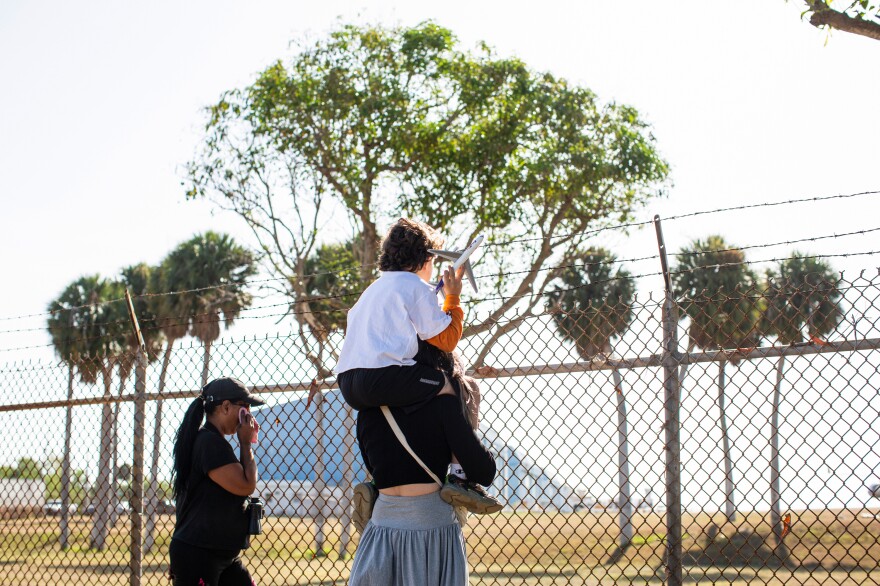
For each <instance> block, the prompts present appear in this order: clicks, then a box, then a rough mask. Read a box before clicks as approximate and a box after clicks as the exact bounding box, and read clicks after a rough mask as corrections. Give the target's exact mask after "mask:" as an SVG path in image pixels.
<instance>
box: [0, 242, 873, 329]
mask: <svg viewBox="0 0 880 586" xmlns="http://www.w3.org/2000/svg"><path fill="white" fill-rule="evenodd" d="M877 231H880V227H876V228H865V229H862V230H853V231H850V232H844V233H839V234H838V233H834V234H828V235H823V236H810V237H806V238H800V239H794V240H783V241H778V242H772V243H764V244H754V245H747V246H736V247H730V248H724V249H713V250H704V251H685V252H678V253H672V254H671V256H675V257H690V256H699V255H706V254H712V253H721V252H730V251H742V250H750V249H758V248H771V247H775V246H786V245H792V244H801V243H804V242H816V241H819V240H826V239H836V238H844V237H848V236H857V235H865V234H870V233H873V232H877ZM858 254H862V253H858ZM820 256H828V255H820ZM843 256H847V255H843ZM657 258H659V255H657V254H654V255H649V256H643V257H635V258H625V259H617V258H613V259H607V260H601V261H596V262H590V263H570V264H565V265H554V266H550V267H541V268H538V269H528V270H523V271H510V272H506V273H493V274H482V275H477V276H475V279H490V278H492V279H494V278H498V277H508V276H515V275H522V274H531V273H535V272H546V271H554V270H562V269H568V268H586V267H590V266H599V265H605V264H623V263H632V262H641V261H645V260H654V259H657ZM792 258H813V257H790V258H789V259H785V260H791V259H792ZM773 260H779V259H773ZM745 262H746V263H747V264H754V263H760V262H769V261H745ZM707 266H712V267H714V266H716V265H707ZM698 268H703V267H698ZM337 273H338V272H334V271H327V272H322V273H312V275H323V274H337ZM654 274H657V273H651V274H650V275H654ZM650 275H646V276H650ZM303 278H305V276H304V277H303ZM280 279H281V278H276V279H262V280H259V281H254V282H266V281H270V280H280ZM284 279H287V277H285V278H284ZM217 287H221V286H216V287H202V288H199V289H191V290H187V291H177V292H167V293H147V294H143V295H139V296H137V297H158V296H164V295H175V294H183V293H191V292H197V291H204V290H208V289H214V288H217ZM361 293H363V290H359V291H356V292H349V293H340V294H336V295H321V296H315V297H307V298H304V299H302V300H301V301H298V302H296V301H290V302H286V303H276V304H270V305H262V306H254V307H247V308H243V309H242V310H241V311H256V310H259V309H267V308H273V307H282V306H286V305H293V304H295V303H313V302H317V301H326V300H333V299H343V298H346V297H352V296H355V295H360V294H361ZM122 300H123V301H124V298H123V299H122ZM113 301H116V300H112V301H107V302H105V303H111V302H113ZM93 305H99V304H88V305H84V306H79V307H72V308H65V309H63V310H56V312H60V311H73V310H75V309H78V308H83V307H91V306H93ZM328 311H336V310H328ZM212 313H213V312H204V313H197V314H190V315H189V316H179V318H178V319H180V320H183V319H184V318H186V317H199V316H208V315H211V314H212ZM42 315H45V314H42ZM273 315H275V314H273ZM167 319H168V318H166V317H156V318H145V319H144V320H143V321H146V322H149V321H158V320H167ZM128 321H129V320H128V319H127V318H125V319H119V320H113V321H106V322H93V323H92V324H90V327H95V326H100V325H116V324H127V323H128ZM182 323H183V322H173V323H171V324H170V325H182ZM56 328H64V329H66V328H70V329H78V327H77V326H64V325H61V324H59V325H57V326H56ZM44 329H45V327H34V328H18V329H12V330H0V334H9V333H24V332H33V331H42V330H44Z"/></svg>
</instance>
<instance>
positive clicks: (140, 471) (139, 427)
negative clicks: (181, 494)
mask: <svg viewBox="0 0 880 586" xmlns="http://www.w3.org/2000/svg"><path fill="white" fill-rule="evenodd" d="M125 299H126V301H127V302H128V315H129V317H131V326H132V328H133V329H134V335H135V339H136V340H137V344H138V348H137V363H136V365H135V375H134V392H135V400H134V454H133V457H132V466H131V468H132V479H131V484H132V497H131V544H130V549H129V553H130V558H129V581H128V583H129V585H130V586H140V585H141V575H142V573H143V555H144V552H143V543H144V540H143V526H144V519H143V511H144V420H145V419H146V408H147V405H146V403H147V401H146V391H147V356H146V346H145V345H144V338H143V335H142V334H141V328H140V326H139V325H138V320H137V315H136V314H135V312H134V304H132V301H131V295H130V294H129V292H128V290H127V289H126V291H125Z"/></svg>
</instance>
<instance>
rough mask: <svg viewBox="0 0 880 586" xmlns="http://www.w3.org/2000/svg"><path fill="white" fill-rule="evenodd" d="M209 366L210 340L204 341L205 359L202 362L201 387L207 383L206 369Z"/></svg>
mask: <svg viewBox="0 0 880 586" xmlns="http://www.w3.org/2000/svg"><path fill="white" fill-rule="evenodd" d="M210 368H211V342H210V341H206V342H205V361H204V362H203V363H202V387H204V386H205V385H206V384H208V371H209V370H210Z"/></svg>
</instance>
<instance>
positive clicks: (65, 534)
mask: <svg viewBox="0 0 880 586" xmlns="http://www.w3.org/2000/svg"><path fill="white" fill-rule="evenodd" d="M71 401H73V365H71V366H69V372H68V374H67V408H66V409H65V410H64V457H63V459H62V460H61V527H60V533H61V535H60V536H59V539H58V542H59V544H60V545H61V549H67V547H68V545H69V544H70V543H69V540H70V526H69V518H70V436H71V431H72V428H73V407H72V406H71V404H70V402H71Z"/></svg>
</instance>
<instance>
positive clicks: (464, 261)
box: [428, 234, 483, 293]
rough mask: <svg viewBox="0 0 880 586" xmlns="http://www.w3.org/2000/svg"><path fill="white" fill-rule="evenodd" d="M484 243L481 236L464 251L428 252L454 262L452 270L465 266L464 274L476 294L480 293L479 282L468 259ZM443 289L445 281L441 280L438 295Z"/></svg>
mask: <svg viewBox="0 0 880 586" xmlns="http://www.w3.org/2000/svg"><path fill="white" fill-rule="evenodd" d="M482 242H483V235H482V234H480V235H479V236H477V237H476V238H474V239H473V240H472V241H471V243H470V244H468V246H467V248H465V249H464V250H434V249H429V250H428V252H430V253H431V254H435V255H437V256H439V257H441V258H445V259H447V260H451V261H454V262H453V263H452V269H453V270H456V271H457V270H458V269H459V268H461V266H462V265H464V274H465V276H466V277H467V279H468V281H469V282H470V284H471V287H473V288H474V293H479V292H480V290H479V289H478V288H477V280H476V279H475V278H474V271H473V269H472V268H471V261H470V260H468V257H469V256H470V255H472V254H473V253H474V251H475V250H476V249H477V247H479V246H480V244H481V243H482ZM442 288H443V279H440V282H439V283H437V286H436V288H435V289H434V292H435V293H437V292H439V291H440V289H442Z"/></svg>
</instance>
